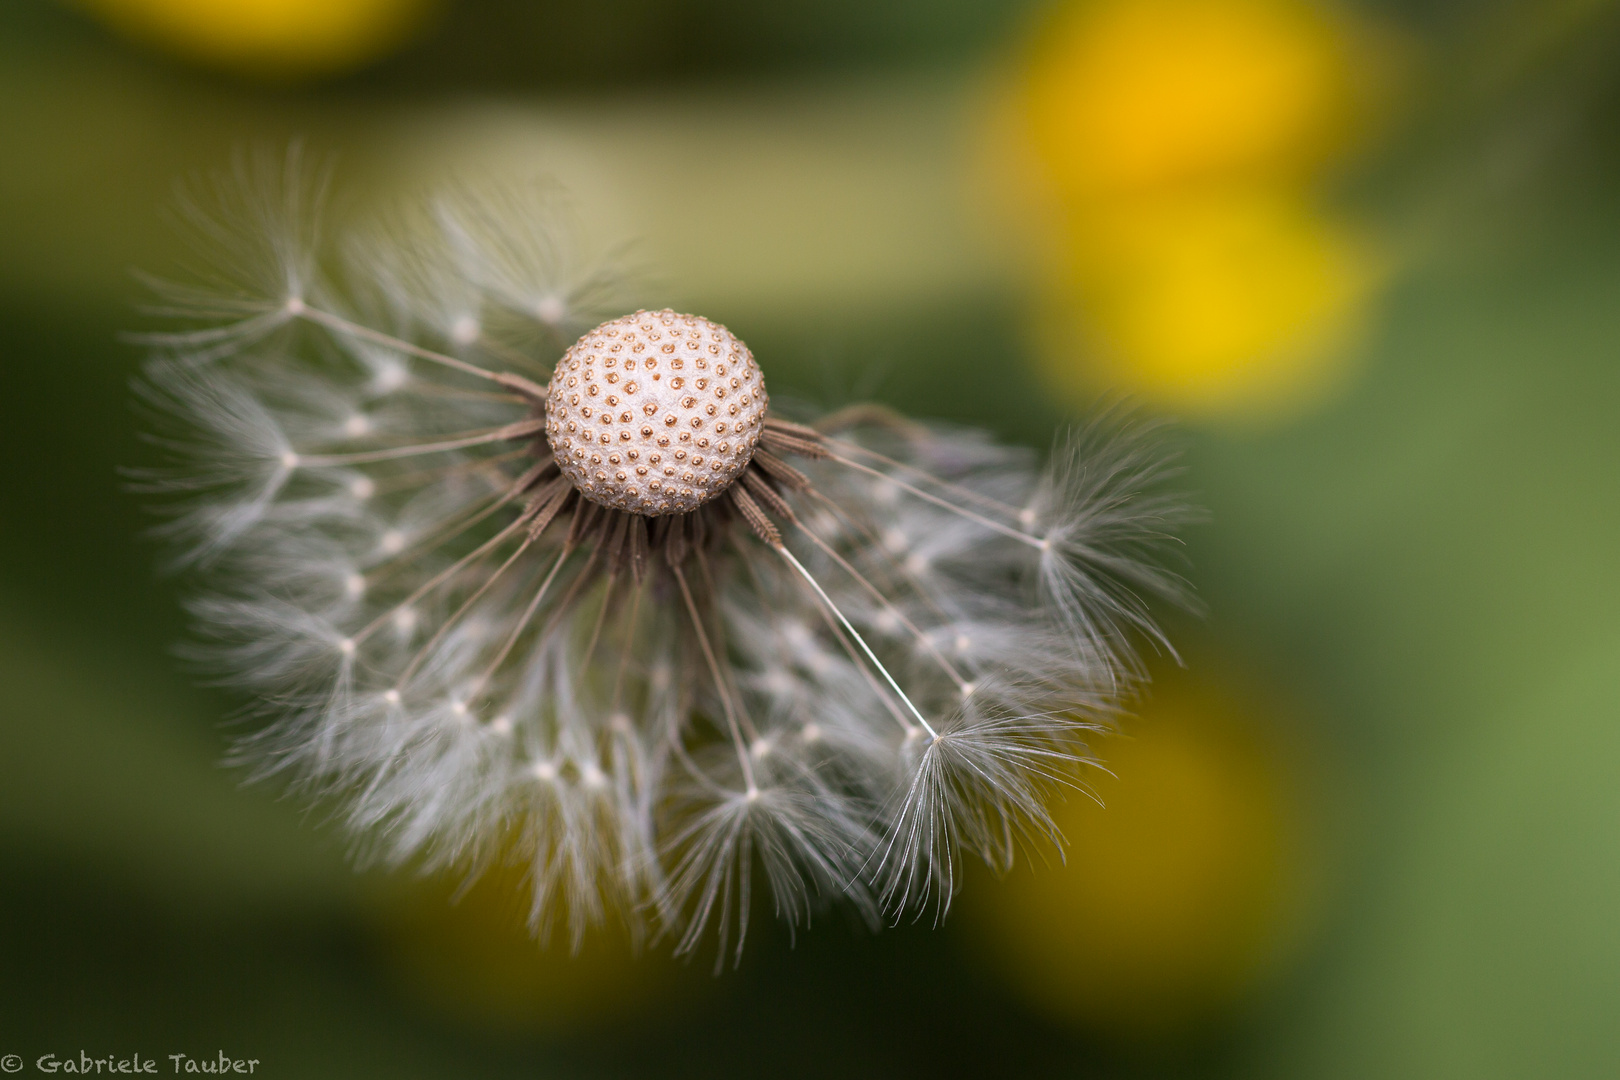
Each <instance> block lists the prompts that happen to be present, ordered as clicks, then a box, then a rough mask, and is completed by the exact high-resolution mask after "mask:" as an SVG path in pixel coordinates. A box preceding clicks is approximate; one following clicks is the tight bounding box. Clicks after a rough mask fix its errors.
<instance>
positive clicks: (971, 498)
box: [826, 439, 1023, 520]
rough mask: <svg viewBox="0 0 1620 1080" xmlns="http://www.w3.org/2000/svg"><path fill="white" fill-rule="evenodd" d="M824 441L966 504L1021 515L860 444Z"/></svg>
mask: <svg viewBox="0 0 1620 1080" xmlns="http://www.w3.org/2000/svg"><path fill="white" fill-rule="evenodd" d="M826 441H827V445H828V446H836V447H838V448H839V449H841V450H852V451H854V452H855V453H857V454H862V455H864V456H866V457H868V458H871V459H872V460H873V461H877V462H880V463H882V464H884V465H887V466H889V467H890V468H893V469H899V470H900V471H902V472H907V473H910V474H911V475H912V476H916V477H920V478H921V479H924V480H927V481H928V482H929V483H931V484H937V485H938V486H940V487H942V488H944V489H945V490H946V491H949V492H952V493H954V494H956V495H958V496H960V497H961V498H962V499H964V500H965V501H967V502H973V503H978V504H979V505H980V506H983V507H985V508H986V509H989V510H994V511H996V512H997V513H999V514H1006V515H1007V516H1008V517H1010V518H1013V519H1014V520H1017V519H1018V518H1019V517H1020V516H1021V515H1022V514H1023V511H1022V510H1019V509H1018V508H1017V507H1016V506H1009V505H1007V504H1006V503H1004V502H1002V501H1001V500H1000V499H993V498H991V497H990V496H988V495H982V494H980V493H979V492H977V491H974V490H973V489H972V488H968V487H963V486H962V485H961V484H954V483H952V482H951V481H949V480H941V479H940V478H939V477H937V476H935V475H934V474H933V473H931V472H929V471H928V470H927V469H919V468H918V467H917V466H915V465H911V464H908V463H906V462H904V461H898V460H896V459H894V458H892V457H888V456H886V455H884V454H880V453H878V452H877V451H876V450H871V449H868V448H867V447H864V446H862V445H861V444H860V443H853V442H845V441H844V440H843V439H827V440H826Z"/></svg>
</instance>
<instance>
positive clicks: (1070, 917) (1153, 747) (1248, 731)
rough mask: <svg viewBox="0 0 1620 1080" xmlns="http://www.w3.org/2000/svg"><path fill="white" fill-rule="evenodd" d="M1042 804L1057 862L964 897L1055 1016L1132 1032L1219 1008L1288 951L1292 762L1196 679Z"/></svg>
mask: <svg viewBox="0 0 1620 1080" xmlns="http://www.w3.org/2000/svg"><path fill="white" fill-rule="evenodd" d="M1100 750H1101V756H1102V758H1103V763H1104V766H1105V767H1106V768H1107V769H1108V773H1106V774H1105V773H1101V772H1098V773H1097V774H1096V775H1095V776H1093V777H1088V779H1089V780H1090V782H1091V783H1092V786H1093V787H1094V788H1095V789H1096V793H1097V796H1098V798H1099V799H1101V801H1102V802H1103V803H1104V804H1105V805H1104V806H1099V805H1097V803H1096V802H1094V801H1092V800H1090V799H1088V798H1086V797H1085V796H1084V795H1081V794H1080V793H1074V794H1072V795H1071V796H1070V798H1069V800H1068V803H1067V804H1066V805H1064V806H1062V807H1060V808H1059V810H1060V812H1059V813H1058V814H1057V815H1055V816H1056V817H1057V818H1058V824H1059V826H1060V827H1061V828H1062V829H1063V831H1064V835H1065V836H1066V838H1067V839H1068V841H1069V845H1070V846H1069V848H1068V851H1067V852H1066V856H1065V862H1064V864H1061V865H1059V864H1057V862H1056V860H1053V861H1052V864H1051V865H1041V864H1039V863H1037V864H1036V865H1035V866H1034V867H1033V869H1031V867H1030V866H1029V865H1028V864H1026V865H1025V866H1024V867H1022V868H1021V869H1017V870H1015V871H1014V872H1013V873H1012V874H1011V875H1009V877H1008V878H1007V880H1005V881H1003V882H998V883H995V886H994V887H992V888H985V889H979V890H970V891H969V893H968V894H967V895H965V896H964V898H963V899H964V906H965V907H966V908H967V912H966V914H967V915H968V925H969V927H970V928H972V929H973V930H974V931H976V932H977V933H978V935H979V937H980V939H981V941H982V943H983V945H984V947H985V948H984V952H985V955H986V956H987V957H989V958H991V962H992V963H993V964H994V965H996V966H997V967H999V968H1001V969H1002V971H1003V972H1004V973H1005V975H1006V976H1007V977H1008V978H1009V979H1010V981H1011V983H1012V984H1013V985H1014V986H1015V987H1016V988H1017V989H1019V990H1020V991H1021V992H1022V993H1024V994H1025V995H1026V996H1027V997H1028V998H1029V999H1030V1000H1031V1002H1032V1003H1033V1004H1035V1005H1036V1006H1037V1007H1039V1008H1040V1009H1042V1010H1044V1011H1045V1012H1047V1013H1048V1014H1049V1015H1052V1016H1054V1017H1055V1018H1057V1019H1060V1020H1063V1021H1067V1022H1070V1023H1077V1024H1081V1025H1083V1026H1087V1027H1092V1028H1095V1029H1099V1030H1103V1031H1109V1032H1113V1033H1115V1034H1117V1035H1124V1036H1130V1035H1133V1034H1145V1033H1149V1032H1153V1031H1160V1030H1164V1029H1166V1028H1170V1027H1175V1026H1177V1025H1181V1024H1185V1023H1187V1022H1190V1021H1196V1020H1199V1019H1202V1018H1204V1017H1206V1016H1208V1015H1210V1014H1212V1013H1215V1012H1217V1011H1219V1010H1220V1009H1221V1008H1223V1007H1225V1006H1228V1005H1230V1004H1231V1003H1232V1002H1233V1001H1234V1000H1236V999H1237V998H1239V997H1240V996H1241V995H1242V994H1243V992H1244V991H1245V990H1247V989H1248V988H1249V987H1250V986H1252V985H1253V984H1254V983H1255V982H1256V981H1257V980H1259V979H1260V978H1262V977H1263V976H1264V975H1265V974H1266V973H1268V972H1269V971H1270V970H1272V968H1273V966H1274V962H1275V961H1276V960H1277V959H1279V958H1281V957H1282V956H1284V955H1286V951H1287V948H1286V947H1287V945H1288V944H1289V943H1290V942H1291V941H1292V940H1293V938H1294V937H1295V931H1296V929H1297V927H1298V926H1299V925H1300V921H1301V920H1300V915H1301V913H1302V911H1303V907H1304V905H1303V901H1304V900H1305V898H1306V897H1307V896H1308V893H1309V889H1308V884H1309V880H1310V878H1311V876H1312V875H1311V873H1310V872H1309V869H1310V868H1309V865H1308V861H1307V858H1306V847H1305V841H1306V837H1305V836H1304V835H1303V829H1302V827H1301V817H1302V808H1301V805H1300V796H1299V792H1298V791H1297V790H1295V788H1294V786H1293V785H1294V783H1295V781H1296V779H1297V778H1296V777H1295V776H1294V775H1292V774H1293V772H1294V771H1295V770H1294V766H1295V765H1296V764H1297V763H1296V762H1294V761H1293V760H1291V759H1290V758H1289V757H1288V756H1287V755H1285V754H1284V753H1282V752H1281V751H1280V748H1279V747H1277V746H1275V745H1273V743H1272V740H1271V739H1270V738H1268V735H1267V733H1266V729H1265V728H1264V727H1263V726H1262V725H1260V724H1258V723H1256V722H1255V721H1254V718H1253V717H1252V716H1249V715H1246V714H1245V713H1244V711H1243V710H1242V709H1241V708H1239V707H1238V706H1236V705H1234V704H1232V703H1231V702H1230V701H1228V700H1226V699H1225V698H1223V697H1222V696H1220V695H1219V694H1217V693H1214V692H1211V691H1209V690H1207V689H1194V690H1192V691H1184V692H1181V693H1179V694H1176V695H1174V696H1170V697H1161V698H1159V699H1156V700H1155V701H1153V702H1152V703H1150V705H1149V707H1148V708H1147V710H1146V715H1145V716H1144V717H1143V722H1142V723H1141V724H1140V725H1136V726H1133V728H1132V729H1131V731H1130V734H1129V735H1128V736H1120V737H1115V738H1112V739H1109V740H1108V741H1107V742H1105V743H1104V744H1103V746H1102V747H1100Z"/></svg>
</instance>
